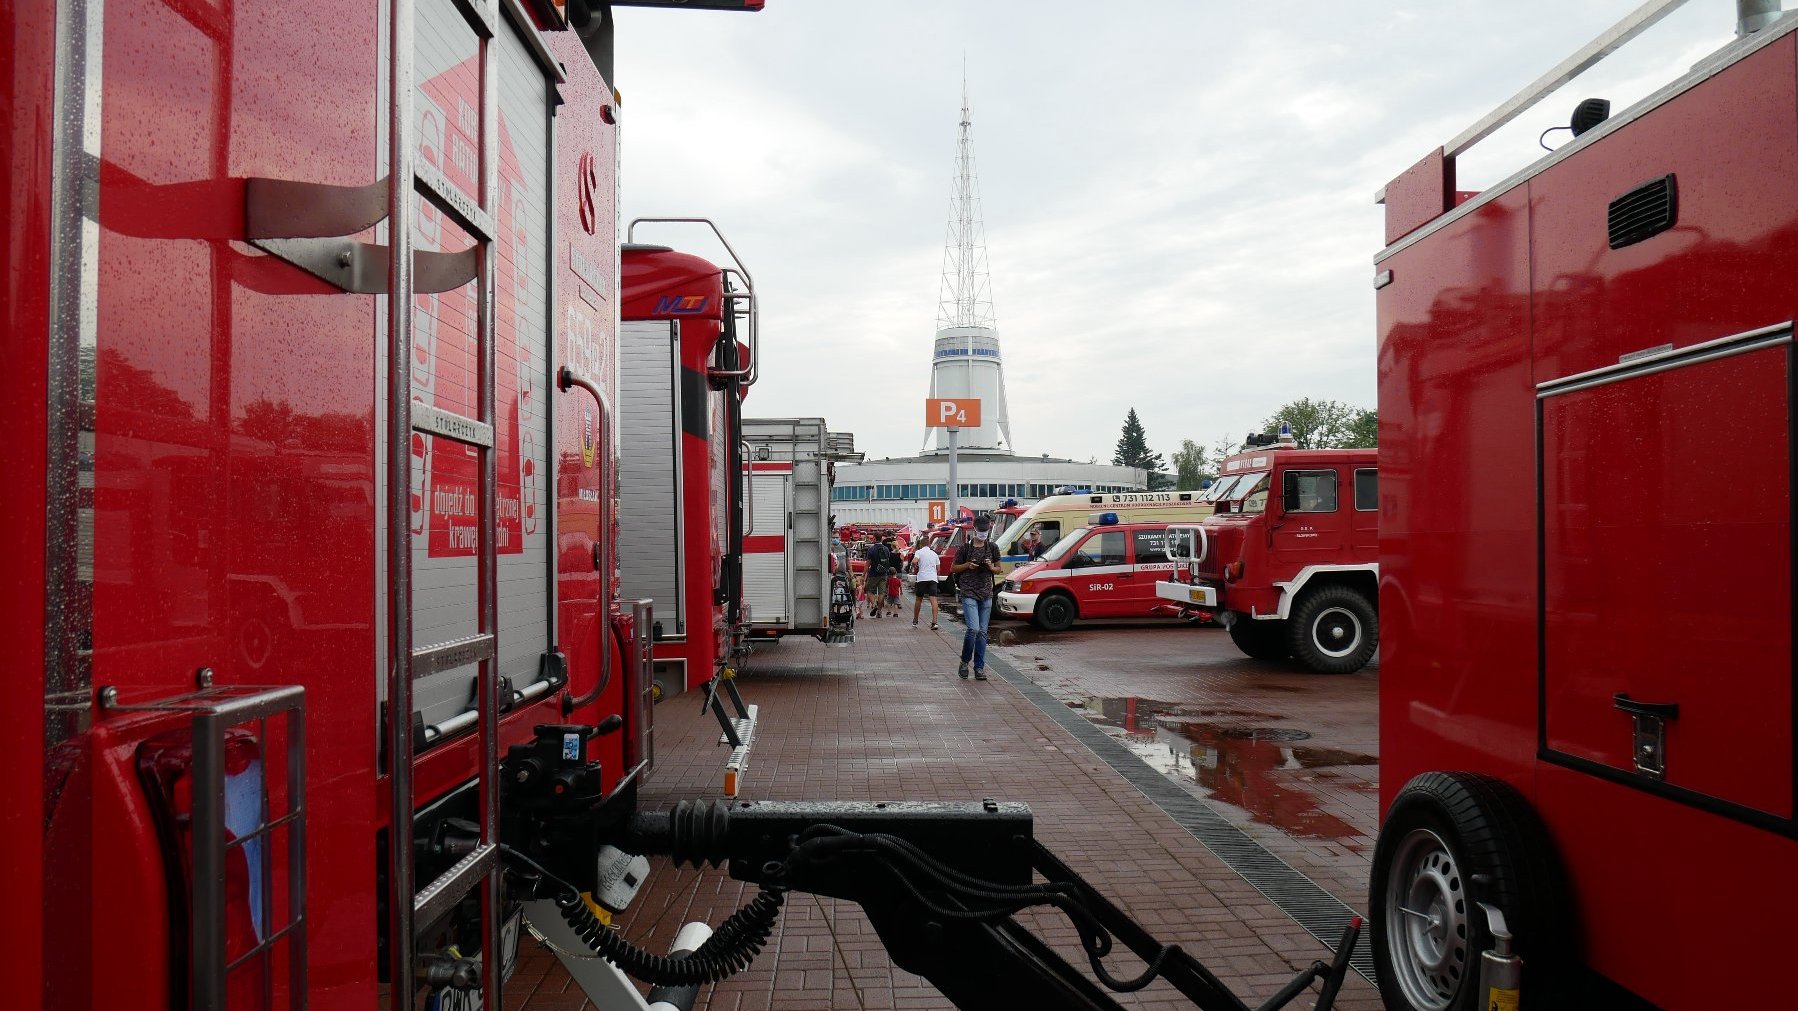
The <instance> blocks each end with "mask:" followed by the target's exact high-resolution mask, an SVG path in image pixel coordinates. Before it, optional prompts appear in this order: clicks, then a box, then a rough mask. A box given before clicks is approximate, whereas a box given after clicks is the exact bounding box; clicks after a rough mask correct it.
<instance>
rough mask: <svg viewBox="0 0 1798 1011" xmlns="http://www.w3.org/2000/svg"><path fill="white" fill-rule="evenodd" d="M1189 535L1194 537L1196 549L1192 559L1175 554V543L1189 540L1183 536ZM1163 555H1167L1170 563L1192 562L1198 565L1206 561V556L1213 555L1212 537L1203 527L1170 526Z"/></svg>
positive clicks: (1162, 547) (1162, 548)
mask: <svg viewBox="0 0 1798 1011" xmlns="http://www.w3.org/2000/svg"><path fill="white" fill-rule="evenodd" d="M1189 533H1190V534H1192V535H1193V536H1192V537H1191V540H1192V543H1193V548H1194V551H1193V554H1192V555H1191V557H1187V556H1185V555H1177V554H1175V553H1174V545H1175V543H1176V542H1183V541H1185V540H1187V538H1186V537H1183V536H1182V535H1183V534H1189ZM1161 553H1162V554H1164V555H1166V556H1167V560H1168V561H1170V562H1191V563H1193V564H1195V565H1196V564H1198V563H1199V562H1202V561H1204V560H1205V556H1206V555H1208V554H1210V553H1211V537H1210V535H1208V534H1206V533H1205V528H1204V527H1201V526H1179V525H1175V526H1170V527H1168V528H1167V537H1166V539H1165V540H1164V541H1163V542H1162V545H1161Z"/></svg>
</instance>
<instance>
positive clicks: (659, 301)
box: [618, 221, 755, 692]
mask: <svg viewBox="0 0 1798 1011" xmlns="http://www.w3.org/2000/svg"><path fill="white" fill-rule="evenodd" d="M640 223H642V222H632V223H631V229H632V231H633V232H634V231H635V229H636V226H637V225H638V224H640ZM703 223H704V224H705V225H707V226H710V227H712V228H713V231H714V233H716V232H717V229H716V227H715V226H712V225H711V222H709V221H705V222H703ZM718 237H719V240H720V241H723V236H722V234H719V236H718ZM725 248H726V249H727V250H729V248H730V247H729V244H728V243H725ZM735 255H736V254H735V253H734V252H733V253H731V256H732V258H733V260H734V259H735ZM621 263H622V270H623V278H622V282H621V283H622V286H623V295H622V299H621V304H622V311H623V325H622V327H621V330H622V345H623V346H622V358H621V364H620V391H619V429H620V443H621V450H620V454H619V456H620V461H619V480H620V483H621V485H622V488H621V490H620V500H619V511H620V518H621V530H620V532H619V548H618V550H619V570H620V575H621V578H622V580H623V585H622V588H623V592H624V596H625V598H626V599H632V598H648V599H651V600H653V601H654V611H653V614H654V616H653V619H652V621H653V625H652V635H653V638H654V642H655V670H656V679H657V681H658V682H660V683H661V684H662V685H663V686H665V687H666V688H667V690H668V691H670V692H678V691H684V690H686V689H690V688H695V687H698V686H699V685H702V684H704V683H705V682H707V681H708V680H710V679H711V678H712V677H713V676H714V675H716V674H718V673H719V672H720V671H721V670H722V669H723V667H724V665H725V662H726V661H727V660H728V658H729V656H730V651H731V648H732V646H733V644H734V642H735V641H736V639H737V638H738V637H739V636H740V633H741V630H740V626H741V623H742V618H741V611H742V563H743V515H742V509H743V491H742V488H743V474H744V445H743V407H742V405H743V399H744V396H745V395H746V394H747V392H748V388H749V386H750V385H752V384H753V383H754V382H755V362H754V358H753V357H752V353H751V346H752V345H753V343H754V341H753V338H754V337H755V327H754V323H753V320H754V318H755V315H754V301H753V300H754V289H753V287H752V284H751V280H750V277H749V274H748V272H747V271H746V270H744V269H743V266H742V264H741V263H737V264H735V265H734V266H732V267H725V268H719V267H717V266H716V265H714V264H712V263H710V262H708V261H706V260H702V259H700V258H699V257H697V256H693V255H690V254H687V253H680V252H676V251H675V250H673V249H671V248H670V247H668V246H655V245H644V244H638V243H627V244H626V245H625V246H624V249H623V253H622V256H621ZM742 306H747V307H748V308H749V312H748V314H747V315H748V319H749V320H750V321H751V325H750V327H749V334H748V336H749V337H750V338H751V341H750V343H749V344H748V345H745V344H742V343H740V342H739V341H738V340H737V322H738V319H739V316H741V315H744V314H743V313H742V312H741V311H740V309H739V307H742Z"/></svg>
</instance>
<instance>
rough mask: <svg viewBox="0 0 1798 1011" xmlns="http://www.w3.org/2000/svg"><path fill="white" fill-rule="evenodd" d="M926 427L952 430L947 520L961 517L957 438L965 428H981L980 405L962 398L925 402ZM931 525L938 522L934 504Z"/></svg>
mask: <svg viewBox="0 0 1798 1011" xmlns="http://www.w3.org/2000/svg"><path fill="white" fill-rule="evenodd" d="M924 427H925V428H945V429H948V430H949V501H948V503H947V504H946V505H945V507H944V509H943V517H944V518H945V519H947V518H948V517H950V516H959V515H961V510H960V508H959V507H960V504H961V489H960V486H959V485H957V484H956V483H955V434H956V433H957V432H960V431H961V430H962V429H964V428H979V427H980V401H979V400H978V399H972V398H971V399H966V400H964V399H962V398H960V397H926V398H924ZM930 516H931V522H933V523H934V522H937V520H936V503H935V502H932V503H930Z"/></svg>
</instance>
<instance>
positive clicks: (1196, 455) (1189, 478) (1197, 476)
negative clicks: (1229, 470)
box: [1171, 439, 1216, 491]
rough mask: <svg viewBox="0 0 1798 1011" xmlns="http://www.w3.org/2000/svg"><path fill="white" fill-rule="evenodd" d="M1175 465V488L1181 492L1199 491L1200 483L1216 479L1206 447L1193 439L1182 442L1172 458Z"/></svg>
mask: <svg viewBox="0 0 1798 1011" xmlns="http://www.w3.org/2000/svg"><path fill="white" fill-rule="evenodd" d="M1171 462H1172V463H1173V465H1174V487H1175V488H1178V489H1180V490H1181V491H1197V490H1198V487H1199V485H1200V483H1202V482H1203V481H1204V480H1205V479H1206V478H1208V477H1215V476H1216V475H1215V473H1213V472H1212V471H1211V460H1210V458H1209V457H1208V456H1206V454H1205V447H1204V446H1201V445H1199V444H1198V443H1196V442H1194V441H1192V440H1191V439H1182V440H1180V448H1179V449H1177V450H1175V451H1174V454H1173V456H1172V457H1171Z"/></svg>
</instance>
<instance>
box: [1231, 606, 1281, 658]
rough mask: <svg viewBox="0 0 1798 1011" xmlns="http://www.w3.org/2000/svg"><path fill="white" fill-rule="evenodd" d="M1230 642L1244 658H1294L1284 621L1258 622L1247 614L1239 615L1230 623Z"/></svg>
mask: <svg viewBox="0 0 1798 1011" xmlns="http://www.w3.org/2000/svg"><path fill="white" fill-rule="evenodd" d="M1230 641H1231V642H1233V643H1235V644H1236V648H1237V649H1239V650H1242V652H1243V655H1244V656H1250V657H1253V658H1255V659H1256V660H1285V659H1288V658H1290V657H1291V656H1292V648H1291V647H1290V646H1288V645H1287V644H1286V623H1285V622H1284V621H1278V620H1273V619H1269V620H1267V621H1256V620H1255V619H1254V618H1251V617H1249V616H1248V615H1246V614H1238V615H1236V616H1235V619H1234V620H1233V621H1231V622H1230Z"/></svg>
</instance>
